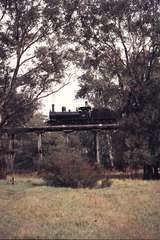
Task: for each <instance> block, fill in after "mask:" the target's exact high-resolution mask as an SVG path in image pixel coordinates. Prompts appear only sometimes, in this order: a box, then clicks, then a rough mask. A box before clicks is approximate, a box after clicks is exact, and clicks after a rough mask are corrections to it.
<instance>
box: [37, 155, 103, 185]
mask: <svg viewBox="0 0 160 240" xmlns="http://www.w3.org/2000/svg"><path fill="white" fill-rule="evenodd" d="M42 176H43V178H44V179H45V180H46V182H47V183H48V184H49V185H54V186H59V187H74V188H76V187H94V186H95V185H96V182H97V181H98V180H99V179H101V178H102V170H101V169H100V168H98V167H96V166H93V165H91V164H90V163H88V162H87V161H84V160H82V159H81V156H80V155H79V154H78V153H77V152H70V153H67V152H66V153H65V154H64V153H63V154H60V153H59V154H57V158H56V160H54V161H52V163H51V162H50V166H49V167H48V169H47V171H45V172H44V173H43V174H42Z"/></svg>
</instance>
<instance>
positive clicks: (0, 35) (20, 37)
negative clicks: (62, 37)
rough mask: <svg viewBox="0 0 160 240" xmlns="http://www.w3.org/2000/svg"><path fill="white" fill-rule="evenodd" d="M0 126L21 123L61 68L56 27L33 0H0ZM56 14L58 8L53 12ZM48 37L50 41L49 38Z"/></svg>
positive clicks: (48, 90)
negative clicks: (52, 26)
mask: <svg viewBox="0 0 160 240" xmlns="http://www.w3.org/2000/svg"><path fill="white" fill-rule="evenodd" d="M0 9H1V10H0V14H1V16H0V30H1V32H0V113H1V118H2V120H1V123H0V127H2V126H6V125H15V124H23V123H24V122H26V120H27V119H29V118H30V117H31V115H32V113H33V112H34V110H36V109H37V107H38V105H37V103H38V100H39V99H41V98H43V97H45V96H47V95H48V94H51V93H52V91H54V90H53V83H55V84H56V83H60V82H61V79H62V77H63V72H64V69H65V63H63V62H62V58H63V57H62V51H60V49H59V48H58V42H57V37H56V28H58V26H59V23H58V21H56V20H55V21H54V24H55V29H51V24H50V23H49V22H48V21H47V19H46V11H47V10H46V7H45V4H44V2H43V1H37V0H32V1H31V0H13V1H12V0H11V1H8V0H1V1H0ZM53 15H54V16H55V18H56V15H58V12H54V14H53ZM51 39H52V41H51Z"/></svg>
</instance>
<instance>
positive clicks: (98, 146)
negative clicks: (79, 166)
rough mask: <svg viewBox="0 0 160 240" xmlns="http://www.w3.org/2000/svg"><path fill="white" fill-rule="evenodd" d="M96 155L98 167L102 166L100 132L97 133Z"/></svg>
mask: <svg viewBox="0 0 160 240" xmlns="http://www.w3.org/2000/svg"><path fill="white" fill-rule="evenodd" d="M95 155H96V163H97V165H99V166H100V165H101V160H100V143H99V132H97V131H95Z"/></svg>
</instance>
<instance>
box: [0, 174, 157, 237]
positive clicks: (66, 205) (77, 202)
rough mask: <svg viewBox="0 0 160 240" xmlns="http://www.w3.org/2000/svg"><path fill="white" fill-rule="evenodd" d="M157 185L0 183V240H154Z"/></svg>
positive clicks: (23, 180) (23, 179) (128, 182)
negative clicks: (85, 186) (82, 186)
mask: <svg viewBox="0 0 160 240" xmlns="http://www.w3.org/2000/svg"><path fill="white" fill-rule="evenodd" d="M159 183H160V182H158V181H142V180H113V183H112V185H111V187H108V188H103V189H71V188H54V187H47V186H46V185H45V184H44V182H43V181H42V180H40V179H36V178H28V177H17V178H16V184H15V185H11V184H10V183H9V182H8V181H6V180H5V181H4V180H3V181H2V180H1V181H0V238H1V239H13V238H19V239H25V238H26V239H38V238H41V239H44V238H45V239H67V238H68V239H159V237H160V207H159V206H160V184H159Z"/></svg>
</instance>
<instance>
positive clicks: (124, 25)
mask: <svg viewBox="0 0 160 240" xmlns="http://www.w3.org/2000/svg"><path fill="white" fill-rule="evenodd" d="M62 3H63V4H62V5H63V8H64V9H65V10H64V12H63V13H64V18H66V26H65V29H64V39H65V36H66V34H68V35H69V36H68V37H69V40H70V41H71V42H74V44H75V45H76V51H74V50H73V49H72V51H70V52H69V53H68V54H69V57H70V56H72V59H74V60H75V55H76V57H77V59H78V60H76V63H77V65H79V66H81V68H82V69H83V72H84V74H83V75H82V76H81V77H80V87H81V89H80V91H79V93H78V96H80V97H88V99H89V100H91V101H92V102H93V103H94V104H95V105H99V106H100V105H102V106H104V105H105V106H109V107H111V108H113V109H121V111H122V112H123V113H124V115H123V120H124V122H125V124H126V125H125V126H126V127H127V128H126V129H128V132H127V134H125V133H124V143H125V145H126V146H125V148H126V149H127V148H128V150H129V149H130V150H129V151H130V153H132V150H131V149H133V150H134V151H135V150H136V154H134V156H135V158H136V159H137V160H138V159H139V161H140V159H142V156H141V154H142V153H143V151H142V149H141V148H140V147H139V145H140V144H141V141H142V139H143V141H142V142H143V146H145V149H146V151H147V152H146V151H145V154H146V155H147V154H148V156H149V157H148V158H145V157H144V158H143V159H144V162H143V164H145V165H146V163H147V164H149V165H151V159H152V160H153V159H157V157H156V156H158V151H159V150H157V148H156V147H155V146H157V145H158V136H159V131H157V129H158V128H159V123H158V122H159V119H160V111H159V107H158V99H159V90H160V80H159V74H160V73H159V56H160V37H159V34H160V31H159V26H160V12H159V10H160V3H159V1H158V0H152V1H148V0H145V1H142V0H139V1H133V0H129V1H128V0H114V1H111V0H109V1H102V0H101V1H100V0H97V1H92V0H91V1H85V0H84V1H81V3H78V1H76V0H75V1H72V3H71V1H62ZM69 29H70V32H69ZM97 96H98V97H97ZM97 101H98V102H97ZM128 138H130V139H132V141H128ZM133 139H136V141H135V140H134V141H133ZM139 139H141V141H139ZM128 142H130V143H129V145H128ZM137 146H138V147H137ZM145 154H144V155H145ZM128 156H129V155H128ZM130 156H133V154H130ZM153 156H154V157H153ZM147 159H150V160H149V162H148V160H147ZM158 161H159V160H158ZM158 164H159V163H158ZM156 172H157V170H156Z"/></svg>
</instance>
